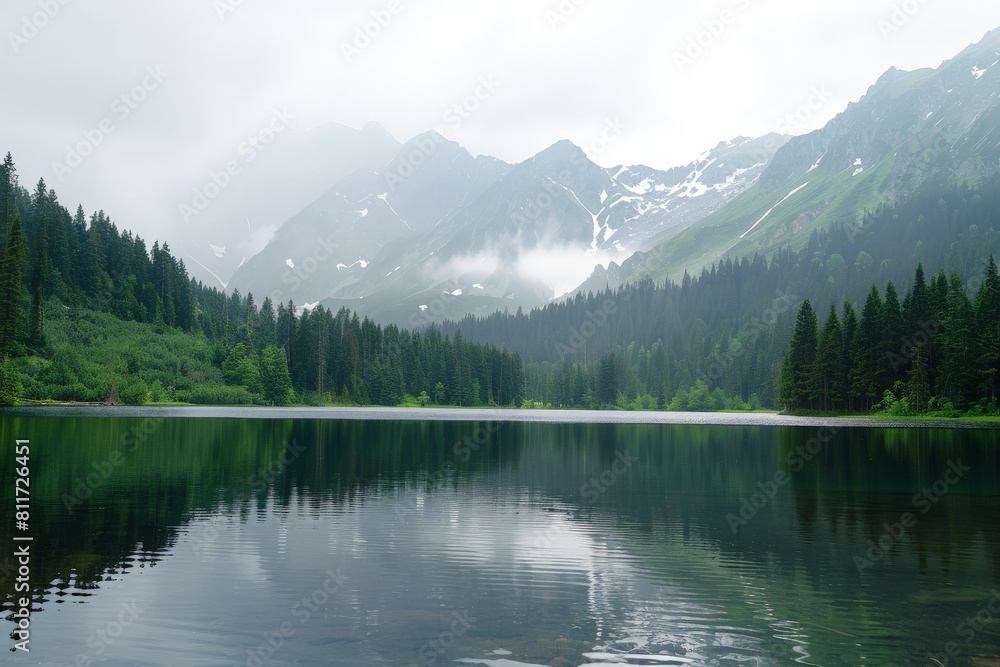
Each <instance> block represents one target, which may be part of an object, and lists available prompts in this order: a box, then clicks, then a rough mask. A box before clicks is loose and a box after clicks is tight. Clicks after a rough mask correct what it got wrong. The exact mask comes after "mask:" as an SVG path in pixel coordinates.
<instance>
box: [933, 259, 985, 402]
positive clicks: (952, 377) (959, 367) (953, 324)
mask: <svg viewBox="0 0 1000 667" xmlns="http://www.w3.org/2000/svg"><path fill="white" fill-rule="evenodd" d="M975 326H976V320H975V312H974V310H973V308H972V304H971V303H970V302H969V298H968V297H967V296H966V294H965V288H964V287H963V286H962V280H961V278H959V277H958V274H952V276H951V280H950V281H949V285H948V314H947V316H945V320H944V330H943V332H942V334H941V338H942V350H941V356H942V360H941V371H940V373H941V375H940V378H939V385H938V389H939V393H940V394H941V395H942V396H943V397H944V398H946V399H947V400H950V401H951V402H952V403H953V404H954V405H955V407H956V408H958V409H960V410H961V409H965V408H966V407H968V405H969V403H970V402H971V399H972V395H973V390H974V388H975V370H974V369H975V363H976V358H977V356H978V350H977V348H978V344H977V337H976V335H975Z"/></svg>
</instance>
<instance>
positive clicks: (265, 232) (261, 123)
mask: <svg viewBox="0 0 1000 667" xmlns="http://www.w3.org/2000/svg"><path fill="white" fill-rule="evenodd" d="M304 16H308V17H309V19H308V20H305V19H303V17H304ZM991 25H1000V6H997V5H996V4H995V3H987V2H984V1H982V0H959V1H957V2H955V3H949V4H947V5H944V4H937V3H913V4H912V6H911V5H905V6H904V5H901V4H900V3H881V2H877V3H871V2H863V1H862V0H848V1H847V2H841V3H837V4H836V5H830V4H824V3H819V4H813V5H809V6H808V7H797V8H796V11H794V12H789V11H788V7H787V5H784V4H780V3H779V4H773V3H751V2H747V1H745V0H731V1H729V0H727V2H723V3H721V4H720V5H719V6H706V5H697V4H687V5H684V4H680V5H678V4H654V5H650V4H648V3H643V4H640V3H630V2H626V3H617V4H614V5H603V4H594V3H581V2H552V3H543V4H541V5H540V4H539V3H536V2H533V1H531V0H515V1H513V2H508V3H503V4H497V5H490V6H484V5H481V4H476V5H469V3H461V2H458V1H457V0H445V1H443V2H439V3H435V4H434V5H433V6H430V5H427V6H424V5H419V6H418V5H409V4H407V3H405V2H398V3H393V6H392V8H390V7H389V4H388V3H374V4H371V5H367V4H362V5H357V4H355V5H350V6H346V5H337V6H333V5H330V4H329V3H323V2H319V0H305V2H302V3H299V4H298V5H297V10H296V11H295V12H290V11H288V10H287V9H286V8H284V7H283V6H279V5H273V4H267V3H251V2H237V1H236V0H219V1H217V2H204V3H179V4H178V3H173V4H162V5H156V6H146V5H143V6H140V5H138V4H136V3H129V2H125V1H124V0H95V1H94V2H90V3H88V4H87V5H86V6H84V5H82V4H79V3H72V2H61V1H60V2H56V1H55V0H53V2H40V1H39V0H12V1H11V2H8V3H6V4H4V6H3V7H2V8H0V26H2V27H3V28H4V30H3V35H4V41H5V44H6V46H5V47H4V48H3V49H2V50H0V82H2V83H3V85H4V89H5V90H7V91H9V94H10V96H11V102H10V104H8V105H6V106H5V107H4V111H3V116H2V122H0V140H2V145H3V147H4V150H10V151H11V152H12V154H13V155H14V157H15V159H16V161H17V164H18V170H19V174H20V175H21V178H22V182H23V183H25V184H34V183H35V182H37V179H38V178H39V177H43V178H45V180H46V182H47V184H48V185H49V186H50V187H52V188H54V189H55V190H56V192H58V194H59V196H60V201H61V203H63V204H64V205H66V206H67V207H68V208H70V209H75V208H76V205H77V204H78V203H79V204H82V205H83V207H84V209H85V210H86V212H87V213H88V215H89V214H90V213H91V212H94V211H96V210H99V209H104V210H105V211H106V213H107V214H108V215H109V216H110V217H111V218H112V219H113V220H114V221H115V222H116V223H117V224H118V225H119V227H121V228H128V229H131V230H134V231H135V232H136V233H138V234H140V235H141V236H142V237H143V238H144V239H145V240H147V241H149V242H150V243H152V241H153V240H160V241H161V242H162V241H166V242H168V243H169V245H170V247H171V249H172V250H173V251H174V252H176V253H177V254H178V256H180V257H182V258H183V259H184V260H185V263H186V265H187V266H188V268H189V269H190V270H191V271H192V273H193V275H195V276H196V277H198V278H199V279H201V280H204V281H208V282H211V283H212V284H216V285H219V286H221V285H222V284H227V283H228V282H229V280H230V278H231V277H232V275H233V273H234V271H235V270H236V268H237V266H239V264H240V262H241V261H243V259H244V257H245V258H246V260H247V261H249V260H250V258H252V257H253V256H254V255H256V254H257V253H258V252H260V251H261V249H263V248H264V246H265V245H266V244H267V242H268V240H270V238H271V236H272V235H273V233H274V231H275V230H276V229H277V228H278V227H279V226H280V225H282V224H283V223H284V222H286V221H287V220H289V219H290V218H292V217H294V216H296V215H298V214H299V213H300V212H302V211H303V210H304V209H305V208H306V207H308V206H310V205H311V203H312V202H314V201H316V200H317V198H318V197H320V196H321V195H322V194H323V193H324V192H326V191H328V190H329V189H330V188H331V187H334V185H335V184H336V183H338V182H339V181H340V180H342V179H343V178H345V177H347V176H349V175H351V174H353V173H355V172H356V171H358V170H363V169H367V170H375V169H378V168H379V167H380V166H382V165H384V164H385V163H386V162H387V161H389V160H391V159H392V158H393V156H394V155H395V154H396V153H397V152H398V149H399V145H400V144H401V143H403V142H406V141H409V140H410V139H411V138H413V137H416V136H418V135H420V134H422V133H424V132H427V131H428V130H436V131H437V132H438V133H439V134H441V135H443V136H445V137H447V138H448V139H449V140H451V141H455V142H457V143H459V144H460V145H461V146H463V147H464V148H465V149H466V150H468V152H469V153H470V155H472V156H494V157H495V158H497V159H499V160H502V161H504V162H506V163H508V164H511V165H517V164H521V163H523V162H524V161H525V160H527V159H529V158H531V156H534V155H537V154H539V153H540V152H541V151H543V150H544V149H545V148H546V147H548V146H551V145H552V144H553V143H555V142H557V141H560V140H568V141H571V142H572V143H574V144H575V145H576V146H579V147H580V148H581V149H582V150H583V152H584V154H585V155H586V156H587V157H588V158H589V159H590V160H591V161H592V162H593V163H594V164H596V165H599V166H600V167H603V168H611V167H614V166H615V165H648V168H649V169H651V170H669V169H670V168H671V167H674V166H676V165H688V164H689V163H691V162H692V161H694V160H697V158H698V156H700V155H701V154H702V153H703V152H704V151H705V149H707V148H709V147H712V146H716V145H717V144H718V143H719V142H720V141H726V140H729V139H731V138H735V137H739V136H745V137H763V136H766V135H767V134H770V133H777V134H795V135H801V134H805V133H808V132H810V131H813V130H816V129H818V128H820V127H822V126H824V125H825V124H826V122H827V121H829V120H830V119H831V118H833V116H834V115H835V114H836V113H837V112H838V111H840V110H842V109H843V108H845V107H846V105H847V104H848V102H851V101H856V100H858V99H860V97H861V96H862V94H863V93H864V92H865V90H866V89H867V88H868V86H870V85H871V83H872V82H873V81H875V80H876V79H877V78H878V77H879V75H880V74H881V73H883V72H885V71H886V70H887V69H888V68H889V67H891V66H895V67H897V68H898V69H900V70H918V69H920V68H925V67H937V66H938V65H939V64H940V63H941V62H942V60H944V59H946V58H949V57H951V56H953V55H954V54H955V53H958V52H959V51H960V50H961V49H962V48H964V47H965V46H966V45H967V44H969V43H971V42H975V41H977V40H979V39H980V38H981V36H982V33H983V31H984V30H985V29H986V28H987V27H989V26H991ZM845 44H850V45H851V47H850V48H845ZM596 45H600V46H596ZM40 82H44V85H40ZM815 90H821V91H824V93H825V94H824V96H823V99H822V100H820V99H819V98H816V96H815V93H814V91H815ZM26 91H30V94H29V93H28V92H26ZM616 119H617V120H616ZM373 121H374V122H377V123H379V124H380V125H381V126H382V127H383V128H384V129H385V130H386V132H387V133H388V136H389V138H388V139H387V138H386V136H385V135H384V134H382V133H375V134H374V135H371V136H366V134H365V133H364V132H363V131H362V130H363V128H365V127H366V126H367V125H368V124H369V123H370V122H373ZM609 122H615V123H617V124H618V125H619V126H620V127H621V132H618V133H614V135H613V140H611V141H607V140H605V139H604V138H603V137H604V134H605V131H606V128H607V127H608V123H609ZM380 141H385V143H384V144H383V145H375V144H378V142H380ZM718 162H720V163H721V162H725V161H724V160H722V159H720V160H719V161H718ZM685 168H686V167H685ZM723 168H725V167H723ZM690 171H691V170H688V172H687V173H690ZM612 175H613V174H612ZM643 177H644V176H643ZM631 178H632V177H631V176H629V175H628V174H627V173H622V174H621V175H618V177H617V179H618V181H619V183H621V184H623V185H628V186H629V187H638V186H637V185H636V183H637V182H641V180H642V178H639V179H638V181H633V180H630V179H631ZM657 178H658V177H657ZM706 178H710V176H706ZM650 182H651V183H660V184H663V185H666V184H667V183H668V182H669V183H674V181H673V180H672V179H671V178H666V179H663V180H657V179H656V178H654V179H653V180H651V181H650ZM602 189H603V188H602ZM596 194H597V195H598V196H599V194H600V191H598V192H597V193H596ZM608 194H609V196H611V195H612V194H613V193H612V192H611V191H610V190H609V192H608ZM650 194H651V193H650ZM707 196H710V195H707ZM705 201H708V199H706V200H705ZM662 203H664V202H662V201H660V202H656V203H654V204H653V205H654V206H658V205H659V204H662ZM619 206H625V204H619ZM192 210H194V211H197V213H196V214H192V213H191V211H192ZM593 212H594V213H595V214H596V213H597V211H593ZM615 224H618V223H611V226H610V228H611V229H618V227H615ZM683 224H686V223H683ZM627 231H628V230H627V229H625V228H623V229H621V230H620V231H619V232H618V236H617V237H616V239H617V240H622V239H624V234H625V233H626V232H627ZM633 242H634V243H635V244H636V245H639V244H638V242H636V241H635V240H633ZM622 244H623V245H624V246H626V247H631V246H630V245H629V243H626V242H625V241H624V240H622ZM604 245H605V246H606V247H607V248H610V249H609V250H608V253H609V254H608V255H607V256H606V257H602V260H604V259H612V258H613V257H614V254H613V253H614V252H615V251H614V244H613V242H612V243H610V244H604ZM574 253H575V251H574ZM284 259H288V258H287V257H286V258H284ZM366 259H367V258H366ZM352 261H357V258H354V260H352ZM391 268H395V267H391Z"/></svg>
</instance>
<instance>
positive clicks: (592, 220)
mask: <svg viewBox="0 0 1000 667" xmlns="http://www.w3.org/2000/svg"><path fill="white" fill-rule="evenodd" d="M998 64H1000V30H995V31H993V32H991V33H989V34H987V36H986V37H985V38H984V39H983V40H982V41H981V42H980V43H979V44H976V45H973V46H970V47H969V48H967V49H966V50H965V51H963V52H962V53H961V54H959V55H958V56H956V57H955V58H954V59H952V60H950V61H946V62H945V63H943V64H942V65H941V66H940V67H939V68H937V69H923V70H917V71H913V72H903V71H900V70H897V69H894V68H893V69H890V70H889V71H888V72H886V73H885V74H884V75H883V76H882V77H880V78H879V80H878V81H877V82H876V83H875V84H874V85H873V86H872V87H871V88H870V89H869V90H868V92H867V93H866V94H865V95H864V97H862V98H861V99H860V100H859V101H858V102H856V103H853V104H851V105H849V106H848V108H847V109H845V110H844V111H843V112H841V113H840V114H838V115H837V116H836V117H835V118H834V119H833V120H831V121H830V122H829V123H828V124H827V125H826V126H824V127H823V128H821V129H819V130H816V131H814V132H811V133H809V134H806V135H802V136H796V137H788V136H783V135H778V134H771V135H765V136H763V137H758V138H755V139H751V138H747V137H738V138H735V139H732V140H730V141H725V142H721V143H719V144H718V145H716V146H715V147H714V148H712V149H710V150H708V151H706V152H705V153H703V154H702V155H701V156H699V157H698V159H697V160H695V161H693V162H692V163H690V164H688V165H683V166H678V167H674V168H672V169H668V170H659V169H655V168H652V167H648V166H643V165H629V166H620V165H619V166H615V167H611V168H604V167H601V166H599V165H597V164H595V163H594V162H593V161H591V160H590V159H589V158H588V157H587V155H586V154H585V153H584V151H583V150H582V149H581V148H579V147H577V146H575V145H574V144H572V143H570V142H568V141H559V142H556V143H555V144H553V145H552V146H550V147H549V148H547V149H545V150H543V151H542V152H540V153H539V154H537V155H535V156H534V157H532V158H530V159H528V160H526V161H524V162H522V163H520V164H515V165H512V164H508V163H506V162H503V161H501V160H498V159H495V158H491V157H488V156H475V157H474V156H473V155H471V154H470V153H469V152H468V151H467V150H466V149H465V148H463V147H462V146H460V145H459V144H457V143H455V142H452V141H448V140H447V139H445V138H444V137H443V136H441V135H440V134H438V133H436V132H428V133H425V134H422V135H419V136H417V137H415V138H414V139H412V140H410V141H409V142H407V143H405V144H403V145H398V144H394V143H393V142H394V140H393V139H392V138H391V137H389V135H388V133H385V131H384V130H383V129H381V127H380V126H377V125H373V126H370V127H369V128H366V135H367V136H369V137H373V136H378V137H379V140H378V141H373V145H376V146H378V148H379V149H378V151H373V152H370V153H369V154H368V157H367V159H366V160H365V161H363V162H364V164H360V165H359V166H358V168H357V169H356V170H355V171H354V173H352V174H350V175H349V176H347V177H345V178H343V179H341V180H339V181H337V182H336V183H335V184H334V185H333V186H332V187H331V188H329V189H328V190H327V191H326V192H325V193H323V194H322V195H321V196H319V197H318V198H317V199H316V200H315V201H313V202H312V203H311V204H309V205H308V206H306V207H305V208H304V209H303V210H302V211H301V212H299V213H298V214H297V215H295V216H293V217H291V218H290V219H289V220H287V221H286V222H285V223H284V224H283V225H281V227H280V228H279V229H278V231H277V232H276V233H275V235H274V238H273V239H272V240H271V241H270V243H269V244H268V245H267V247H266V248H265V249H264V250H263V251H262V252H260V253H259V254H257V255H256V256H254V257H253V258H251V259H250V260H249V261H247V262H246V263H245V264H244V265H243V266H241V267H240V268H239V269H238V270H237V271H236V273H235V275H234V277H233V279H232V281H231V283H230V287H231V288H236V289H239V290H240V291H241V292H242V293H244V294H245V293H247V292H252V293H253V294H255V295H256V296H257V297H258V301H260V300H262V299H263V298H264V297H265V296H270V297H271V299H272V301H281V302H287V301H288V300H292V301H294V302H295V303H296V304H297V305H299V306H303V305H314V304H316V303H320V302H321V303H323V304H324V305H325V306H327V307H331V308H337V307H340V306H346V307H348V308H351V309H352V310H355V311H358V312H359V313H361V314H363V315H369V316H371V317H373V318H374V319H376V320H378V321H382V322H392V323H397V324H400V325H404V326H421V325H424V324H427V323H430V322H432V321H441V320H444V319H459V318H461V317H463V316H465V315H469V314H474V315H486V314H488V313H491V312H495V311H497V310H504V309H509V310H511V311H513V310H516V309H517V308H524V309H529V308H533V307H538V306H542V305H545V304H546V303H549V302H551V301H552V300H553V299H555V298H558V297H560V296H563V295H567V294H572V293H574V292H577V291H581V290H584V291H586V290H597V289H603V288H604V287H607V286H611V287H614V286H617V285H620V284H623V283H625V282H630V281H635V280H639V279H642V278H645V277H652V278H654V279H656V280H662V279H664V278H667V277H675V278H678V279H679V278H680V274H682V273H683V272H685V271H687V272H698V271H700V270H701V269H703V268H705V267H707V266H708V265H710V264H712V263H713V262H716V261H718V260H720V259H722V258H723V257H725V256H731V257H742V256H747V255H752V254H755V253H757V254H761V255H767V254H770V253H773V252H774V251H775V250H777V249H779V248H781V247H784V246H790V247H792V248H793V249H798V248H801V247H803V246H804V245H805V243H806V242H807V241H808V239H809V237H810V235H811V233H812V232H813V231H814V230H816V229H818V228H822V227H824V226H827V225H829V224H830V223H831V222H840V223H843V222H847V223H849V224H858V225H861V224H864V215H865V212H866V211H870V210H873V209H874V208H875V207H877V206H879V205H880V204H885V203H890V202H895V201H898V200H900V199H903V198H905V197H907V196H908V195H910V194H912V193H914V192H916V191H917V190H918V189H919V188H921V187H922V186H923V185H925V184H927V183H929V182H970V181H975V180H977V179H979V178H981V177H983V176H986V175H989V174H992V173H994V172H996V171H997V170H998V169H1000V103H998V101H1000V69H998V68H997V67H996V66H997V65H998ZM396 146H398V150H395V148H396ZM389 150H393V151H394V154H393V155H392V156H391V157H388V158H386V157H385V156H386V153H388V152H389Z"/></svg>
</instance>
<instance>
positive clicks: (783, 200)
mask: <svg viewBox="0 0 1000 667" xmlns="http://www.w3.org/2000/svg"><path fill="white" fill-rule="evenodd" d="M807 185H809V181H806V182H805V183H803V184H802V185H800V186H799V187H797V188H795V189H794V190H792V191H791V192H789V193H788V194H787V195H785V196H784V197H782V198H781V201H779V202H778V203H777V204H775V205H774V206H772V207H771V208H769V209H767V213H765V214H764V215H762V216H760V220H758V221H757V222H755V223H753V224H752V225H750V229H748V230H746V231H745V232H743V233H742V234H740V238H741V239H742V238H743V237H744V236H746V235H747V234H749V233H750V232H752V231H753V230H754V229H755V228H756V227H757V225H759V224H760V223H762V222H764V220H765V219H766V218H767V216H769V215H771V212H772V211H774V209H776V208H778V207H779V206H781V205H782V204H784V203H785V202H786V201H787V200H788V199H789V198H790V197H791V196H792V195H794V194H795V193H796V192H798V191H799V190H801V189H802V188H804V187H806V186H807Z"/></svg>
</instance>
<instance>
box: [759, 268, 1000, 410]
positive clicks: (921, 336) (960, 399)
mask: <svg viewBox="0 0 1000 667" xmlns="http://www.w3.org/2000/svg"><path fill="white" fill-rule="evenodd" d="M889 287H891V283H889V286H888V287H887V290H886V300H885V302H884V303H883V302H882V301H881V299H880V298H879V294H878V290H877V289H876V288H874V287H873V288H872V291H871V292H870V293H869V295H868V300H867V302H866V303H865V308H864V310H863V311H862V315H861V321H860V322H859V323H858V324H857V333H856V334H855V335H854V341H853V343H852V342H851V340H850V338H851V336H850V335H849V334H848V335H843V334H842V333H841V332H842V331H849V330H851V329H853V328H854V324H853V323H854V319H855V318H854V315H853V309H851V308H849V307H845V310H844V312H845V316H844V319H845V325H844V326H842V325H841V324H840V322H839V321H838V318H837V313H836V310H834V309H833V308H831V309H830V313H829V315H828V316H827V319H826V323H825V324H824V326H823V330H822V333H821V334H820V337H819V343H818V346H817V353H816V358H815V364H814V366H813V372H812V375H811V378H810V380H809V382H808V393H809V395H810V396H811V397H814V398H815V399H816V404H815V405H810V404H807V403H806V402H804V401H802V400H801V396H802V391H803V389H802V385H801V378H802V375H801V368H802V365H803V364H805V363H806V362H807V360H808V350H809V347H810V345H809V339H810V335H811V334H810V331H811V327H810V323H809V321H808V320H809V317H808V313H806V314H805V315H804V314H803V312H801V311H800V314H799V319H798V321H797V323H796V329H795V333H794V334H793V336H792V342H791V345H790V346H789V349H788V352H787V353H786V356H785V361H784V363H783V364H782V369H781V380H780V393H779V396H780V397H781V400H782V401H783V402H785V404H786V405H787V407H788V408H789V409H792V410H796V409H801V408H806V407H814V408H818V409H820V410H824V411H830V410H842V409H856V407H857V404H853V403H852V401H851V400H846V401H845V400H844V396H843V393H841V392H840V388H839V387H838V385H837V382H836V378H837V377H845V376H849V377H850V378H851V382H852V387H853V389H852V391H853V392H854V394H855V396H856V397H857V396H860V398H861V400H860V407H862V408H863V409H870V408H875V409H877V410H882V411H887V412H889V413H891V414H898V415H910V414H921V413H924V412H926V411H935V412H937V413H941V414H945V413H946V414H948V415H957V414H961V413H962V412H963V411H966V410H970V409H974V410H978V414H982V413H983V412H991V411H993V410H994V409H995V405H996V403H995V400H994V398H995V393H994V392H995V383H994V378H995V375H996V365H995V364H996V362H995V357H994V354H993V352H991V350H996V349H997V348H998V347H1000V341H998V340H997V333H998V332H997V328H996V326H991V323H990V321H989V319H988V318H989V315H988V313H989V312H990V309H991V308H992V307H993V306H992V305H991V304H993V303H994V296H995V295H996V294H1000V290H998V287H1000V285H998V277H997V268H996V263H995V262H994V261H993V258H992V257H990V259H989V263H988V265H987V268H986V272H985V277H984V279H983V281H982V284H981V286H980V287H979V289H978V291H977V293H976V298H975V307H974V306H973V302H972V301H970V300H969V298H968V296H967V295H966V288H965V286H964V285H963V284H962V280H961V279H960V278H959V277H958V275H957V274H952V276H951V278H948V277H946V276H945V274H944V272H943V271H942V272H940V273H938V275H936V276H934V278H933V279H932V280H931V284H930V286H929V287H928V286H927V285H926V284H925V282H924V273H923V267H922V266H918V267H917V270H916V272H915V275H914V278H913V286H912V287H911V289H910V292H909V293H908V294H907V295H906V298H905V299H904V300H903V305H902V307H901V309H900V311H899V313H898V320H899V322H904V323H907V324H906V325H903V326H901V327H899V328H897V329H896V333H895V334H893V333H891V331H892V330H893V329H894V325H893V324H892V321H893V317H894V315H893V314H892V311H893V310H894V306H893V305H892V304H893V300H894V299H895V292H894V290H892V289H889ZM807 304H808V302H806V304H804V305H803V311H805V310H806V305H807ZM931 311H937V314H936V315H935V316H934V317H930V316H929V315H930V313H931ZM887 312H888V313H889V315H888V316H887V314H886V313H887ZM977 327H978V329H977ZM838 347H839V349H840V350H841V354H840V356H838V355H836V354H834V352H833V351H834V350H835V349H837V348H838ZM848 349H850V350H851V352H850V354H846V355H845V354H844V352H845V351H847V350H848ZM872 349H878V350H880V354H878V355H873V354H872V352H871V350H872ZM845 365H846V366H847V367H852V370H851V371H850V372H849V373H848V372H845ZM903 369H906V370H905V371H903ZM900 376H902V377H900ZM942 411H943V412H942Z"/></svg>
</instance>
